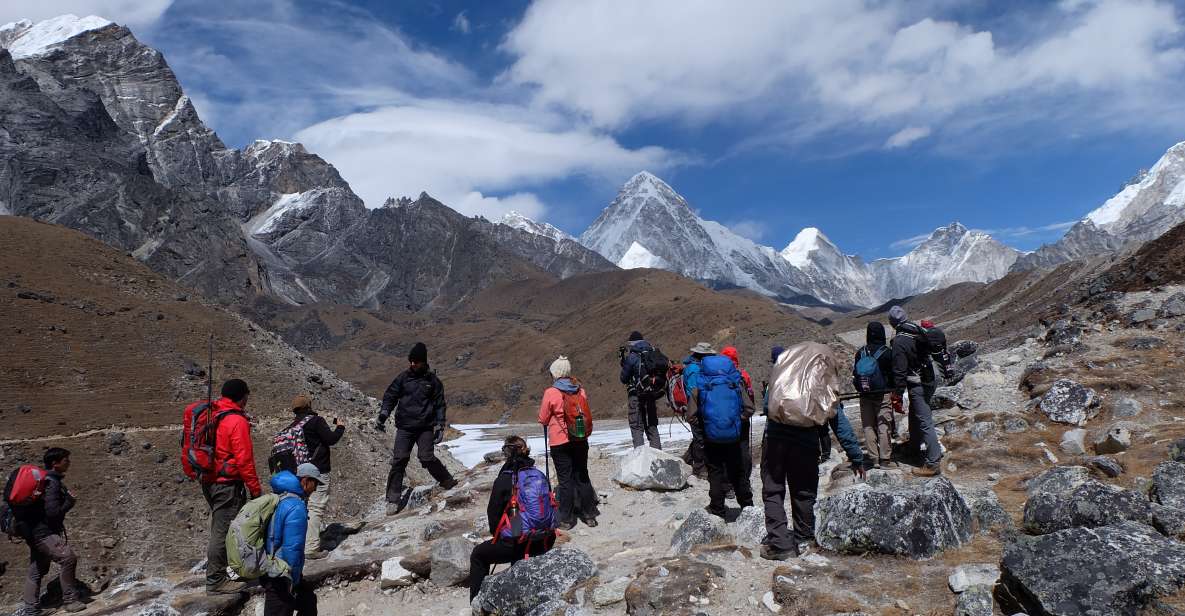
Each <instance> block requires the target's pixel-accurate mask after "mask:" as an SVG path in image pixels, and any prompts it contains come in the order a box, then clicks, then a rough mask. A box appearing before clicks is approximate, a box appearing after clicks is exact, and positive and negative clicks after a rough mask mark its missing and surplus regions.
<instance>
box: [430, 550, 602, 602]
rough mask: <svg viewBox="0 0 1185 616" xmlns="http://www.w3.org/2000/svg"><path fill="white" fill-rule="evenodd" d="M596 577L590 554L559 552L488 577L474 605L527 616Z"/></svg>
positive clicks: (522, 562) (525, 561) (538, 557)
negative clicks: (574, 587)
mask: <svg viewBox="0 0 1185 616" xmlns="http://www.w3.org/2000/svg"><path fill="white" fill-rule="evenodd" d="M433 573H435V571H434V572H433ZM596 574H597V565H596V563H594V562H593V560H592V559H591V558H589V556H588V554H585V553H584V552H582V551H580V550H578V549H575V548H570V547H561V548H556V549H554V550H551V551H550V552H548V553H546V554H544V555H542V556H537V557H534V558H528V559H526V560H520V561H519V562H517V563H515V564H514V565H513V566H511V567H510V568H509V569H507V570H506V571H504V572H502V573H499V574H497V575H492V576H490V577H487V578H486V579H485V582H483V583H482V585H481V590H480V591H479V592H478V594H477V597H475V598H474V600H473V605H474V606H475V607H480V608H481V609H484V610H486V611H487V612H493V613H495V614H505V615H508V616H509V615H514V616H527V615H528V614H531V613H532V611H533V610H535V609H537V608H538V607H539V606H541V605H545V604H546V603H547V602H549V601H554V600H559V599H561V598H562V596H563V595H564V593H566V592H568V590H569V589H571V588H572V587H573V586H576V585H577V584H581V583H583V582H585V581H587V580H589V579H590V578H592V577H593V576H594V575H596Z"/></svg>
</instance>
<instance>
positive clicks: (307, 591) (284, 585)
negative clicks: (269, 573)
mask: <svg viewBox="0 0 1185 616" xmlns="http://www.w3.org/2000/svg"><path fill="white" fill-rule="evenodd" d="M259 585H260V586H263V590H264V595H263V616H293V614H295V615H296V616H317V595H316V594H315V593H314V592H313V589H312V588H311V587H309V586H308V585H307V584H297V585H296V588H293V587H292V582H290V581H288V580H287V579H286V578H270V577H266V576H265V577H262V578H259Z"/></svg>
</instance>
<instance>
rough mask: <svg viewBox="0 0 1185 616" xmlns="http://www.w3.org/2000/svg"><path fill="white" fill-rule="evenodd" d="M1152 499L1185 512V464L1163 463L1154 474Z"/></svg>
mask: <svg viewBox="0 0 1185 616" xmlns="http://www.w3.org/2000/svg"><path fill="white" fill-rule="evenodd" d="M1152 498H1153V499H1154V500H1156V502H1158V503H1160V504H1162V505H1164V506H1166V507H1172V508H1174V509H1180V510H1181V511H1185V464H1182V463H1180V462H1162V463H1161V464H1159V465H1158V466H1157V467H1156V470H1155V471H1153V473H1152Z"/></svg>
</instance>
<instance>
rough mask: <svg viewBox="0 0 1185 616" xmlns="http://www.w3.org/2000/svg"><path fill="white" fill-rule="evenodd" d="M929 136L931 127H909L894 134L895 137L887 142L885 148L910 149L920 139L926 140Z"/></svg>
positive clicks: (891, 137)
mask: <svg viewBox="0 0 1185 616" xmlns="http://www.w3.org/2000/svg"><path fill="white" fill-rule="evenodd" d="M929 136H930V127H929V126H907V127H905V128H903V129H901V130H899V131H897V132H895V133H893V135H892V136H890V137H889V138H888V140H886V141H885V148H886V149H889V150H893V149H897V148H905V147H909V146H910V145H912V144H913V142H915V141H917V140H918V139H925V138H926V137H929Z"/></svg>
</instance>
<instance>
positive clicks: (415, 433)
mask: <svg viewBox="0 0 1185 616" xmlns="http://www.w3.org/2000/svg"><path fill="white" fill-rule="evenodd" d="M434 436H435V431H434V430H433V429H432V428H424V429H422V430H405V429H403V428H397V429H396V430H395V451H394V453H393V455H392V456H391V472H390V473H388V474H387V502H388V503H398V502H399V496H400V495H401V494H403V474H404V473H405V472H407V464H408V462H411V450H412V447H415V449H416V457H417V458H419V460H420V465H421V466H423V467H424V469H425V470H427V471H428V474H430V475H432V478H433V479H435V480H436V482H437V483H440V484H448V483H452V482H453V476H452V474H450V473H449V472H448V469H447V468H445V467H444V463H442V462H441V461H440V460H438V459H437V458H436V452H434V451H433V450H432V448H433V444H432V439H433V438H434Z"/></svg>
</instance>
